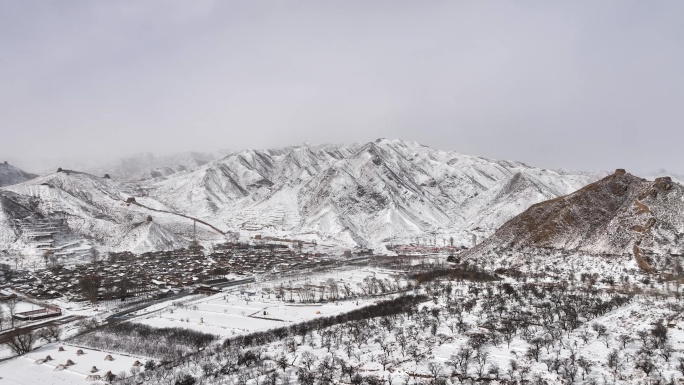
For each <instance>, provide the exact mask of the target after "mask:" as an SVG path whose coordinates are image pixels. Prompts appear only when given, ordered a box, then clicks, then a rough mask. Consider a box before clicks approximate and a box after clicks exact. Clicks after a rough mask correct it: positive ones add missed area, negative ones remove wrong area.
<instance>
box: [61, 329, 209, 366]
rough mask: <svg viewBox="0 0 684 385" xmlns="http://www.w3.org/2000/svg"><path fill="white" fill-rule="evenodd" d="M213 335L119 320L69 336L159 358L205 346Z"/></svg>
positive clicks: (167, 358)
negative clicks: (116, 322)
mask: <svg viewBox="0 0 684 385" xmlns="http://www.w3.org/2000/svg"><path fill="white" fill-rule="evenodd" d="M214 340H216V336H214V335H212V334H207V333H202V332H198V331H194V330H190V329H185V328H155V327H151V326H148V325H141V324H135V323H130V322H126V323H120V324H117V325H114V326H110V327H106V328H103V329H98V330H95V331H93V332H90V333H86V334H82V335H79V336H76V337H74V338H73V339H71V342H72V343H74V344H76V345H81V346H85V347H89V348H92V349H100V350H106V351H116V352H122V353H128V354H140V355H144V356H148V357H155V358H157V359H159V360H162V361H169V362H171V361H177V360H179V359H181V358H182V357H183V356H185V355H187V354H190V353H196V352H198V351H200V350H201V349H203V348H205V347H207V346H208V345H209V344H211V343H212V342H213V341H214Z"/></svg>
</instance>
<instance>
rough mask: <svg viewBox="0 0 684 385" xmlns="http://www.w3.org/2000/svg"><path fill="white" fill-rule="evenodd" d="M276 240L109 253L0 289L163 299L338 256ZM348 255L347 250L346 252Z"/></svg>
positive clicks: (3, 276)
mask: <svg viewBox="0 0 684 385" xmlns="http://www.w3.org/2000/svg"><path fill="white" fill-rule="evenodd" d="M294 246H298V247H291V246H289V245H284V244H282V243H278V242H266V241H264V242H259V243H256V244H254V243H252V244H250V243H231V242H228V243H224V244H219V245H214V246H212V248H211V249H210V250H204V252H203V250H202V249H201V247H189V248H183V249H178V250H173V251H158V252H150V253H143V254H140V255H135V254H133V253H131V252H120V253H109V254H108V256H107V257H105V258H102V259H100V260H93V261H90V262H89V263H85V264H78V265H68V266H64V265H59V264H55V265H51V266H49V267H46V268H44V269H38V270H34V271H30V270H11V269H6V270H4V271H3V272H2V273H0V288H7V289H12V290H14V291H15V292H18V293H20V294H23V295H25V296H27V297H29V298H33V299H37V300H48V299H55V298H61V299H63V300H66V301H84V300H88V301H91V302H97V301H108V300H113V299H121V300H124V299H126V298H130V297H142V298H164V297H166V296H170V295H174V294H178V293H179V292H180V291H185V290H187V289H197V288H204V289H205V290H206V289H207V287H211V286H214V285H216V286H219V287H220V286H222V285H223V286H225V285H229V284H230V282H231V281H237V280H240V279H244V278H248V277H253V276H258V275H275V274H277V275H279V276H282V275H284V274H288V273H293V272H301V271H306V270H315V269H318V268H324V267H326V266H332V265H335V264H336V263H337V261H339V260H340V258H339V256H338V257H335V256H332V255H330V254H327V253H320V252H315V251H313V250H305V251H304V250H302V247H301V245H297V244H294ZM345 254H346V256H347V257H351V255H352V254H351V253H345Z"/></svg>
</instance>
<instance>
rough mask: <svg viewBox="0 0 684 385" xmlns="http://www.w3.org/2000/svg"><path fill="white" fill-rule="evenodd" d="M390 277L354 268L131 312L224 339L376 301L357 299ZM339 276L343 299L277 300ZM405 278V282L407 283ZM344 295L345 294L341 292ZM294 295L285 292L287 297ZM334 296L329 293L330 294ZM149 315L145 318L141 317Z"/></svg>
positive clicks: (140, 320)
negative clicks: (373, 282)
mask: <svg viewBox="0 0 684 385" xmlns="http://www.w3.org/2000/svg"><path fill="white" fill-rule="evenodd" d="M369 277H375V278H376V279H389V277H390V274H388V273H387V272H382V271H379V270H377V269H355V270H346V271H334V272H328V273H320V274H312V275H309V276H293V277H290V278H289V279H282V280H276V281H268V282H263V283H257V284H252V285H247V286H245V287H242V288H237V289H232V290H230V291H226V292H224V293H220V294H216V295H213V296H209V297H200V298H198V299H193V300H189V301H182V302H179V301H173V302H171V301H170V302H165V303H163V304H159V305H155V306H154V307H150V308H146V309H143V310H141V311H139V312H136V313H132V314H131V315H130V317H131V318H132V322H138V323H142V324H145V325H149V326H155V327H183V328H189V329H192V330H196V331H200V332H203V333H209V334H214V335H217V336H220V337H222V338H225V337H230V336H234V335H239V334H245V333H249V332H254V331H259V330H267V329H270V328H275V327H281V326H284V325H287V324H292V323H297V322H302V321H307V320H310V319H315V318H318V317H328V316H333V315H337V314H341V313H346V312H348V311H351V310H354V309H358V308H359V307H363V306H367V305H369V304H373V303H375V302H376V301H377V300H378V298H357V295H359V294H361V293H362V286H363V285H364V279H367V278H369ZM331 279H332V280H334V282H335V283H336V284H337V286H338V287H340V289H339V290H340V292H343V291H344V287H345V286H346V287H347V288H348V289H349V293H350V295H349V296H347V298H344V299H338V300H334V301H333V300H329V301H326V302H324V303H313V304H306V303H301V302H298V301H299V297H298V295H297V294H293V295H292V299H293V300H294V301H295V302H286V301H283V300H281V299H278V298H276V296H277V294H276V292H277V291H278V288H280V287H281V286H282V287H285V288H286V289H287V288H294V289H297V288H300V287H301V286H303V285H316V286H319V287H321V286H323V285H327V284H328V282H329V280H331ZM405 282H406V281H405V280H401V282H400V283H401V284H405ZM340 294H342V293H340ZM289 297H290V296H289V294H287V295H286V299H288V298H289ZM328 297H329V294H326V298H328ZM140 314H144V315H142V316H138V315H140Z"/></svg>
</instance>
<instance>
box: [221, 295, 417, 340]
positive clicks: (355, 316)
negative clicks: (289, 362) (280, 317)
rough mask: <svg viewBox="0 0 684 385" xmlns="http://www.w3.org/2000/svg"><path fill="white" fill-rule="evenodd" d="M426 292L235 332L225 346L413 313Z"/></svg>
mask: <svg viewBox="0 0 684 385" xmlns="http://www.w3.org/2000/svg"><path fill="white" fill-rule="evenodd" d="M428 300H429V298H428V297H427V296H425V295H405V296H401V297H398V298H394V299H390V300H387V301H382V302H379V303H377V304H375V305H371V306H366V307H362V308H360V309H357V310H352V311H350V312H348V313H344V314H338V315H336V316H331V317H321V318H316V319H313V320H310V321H306V322H302V323H298V324H295V325H291V326H286V327H281V328H276V329H271V330H266V331H263V332H256V333H252V334H248V335H243V336H236V337H233V338H229V339H227V340H226V341H225V342H224V343H223V345H224V347H231V346H237V347H240V348H246V347H252V346H262V345H266V344H269V343H272V342H275V341H279V340H282V339H283V338H287V337H293V336H303V335H306V334H308V333H310V332H311V331H314V330H315V331H320V330H323V329H326V328H329V327H331V326H334V325H339V324H343V323H347V322H354V321H360V320H365V319H369V318H376V317H390V316H394V315H397V314H403V313H414V312H415V311H417V310H416V309H417V306H418V304H419V303H421V302H425V301H428Z"/></svg>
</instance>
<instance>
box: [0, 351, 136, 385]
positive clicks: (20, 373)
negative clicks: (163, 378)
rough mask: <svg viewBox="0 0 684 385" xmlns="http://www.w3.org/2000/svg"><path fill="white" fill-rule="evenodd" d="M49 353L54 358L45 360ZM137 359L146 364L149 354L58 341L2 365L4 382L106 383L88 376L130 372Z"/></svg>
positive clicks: (50, 384) (0, 371) (21, 384)
mask: <svg viewBox="0 0 684 385" xmlns="http://www.w3.org/2000/svg"><path fill="white" fill-rule="evenodd" d="M60 347H63V348H64V351H61V352H60V351H59V348H60ZM79 349H80V350H82V351H83V353H84V354H82V355H78V354H77V351H78V350H79ZM107 355H110V356H111V357H112V358H113V361H107V360H105V357H106V356H107ZM47 356H50V357H51V358H52V360H51V361H45V362H41V360H45V358H46V357H47ZM68 360H71V361H72V362H74V364H73V365H70V366H68V367H65V368H62V367H60V365H66V363H67V361H68ZM136 361H139V362H140V363H142V364H145V362H146V361H147V358H146V357H141V356H132V355H123V354H111V353H107V352H102V351H97V350H92V349H87V348H83V347H78V346H72V345H69V344H63V343H56V344H50V345H49V346H44V347H42V348H39V349H37V350H34V351H33V352H31V353H29V354H26V355H24V356H21V357H18V358H15V359H12V360H9V361H7V362H3V363H2V364H1V365H0V383H2V384H8V385H38V384H40V385H53V384H54V385H62V384H86V383H91V384H98V383H104V381H95V382H91V381H86V378H87V377H88V376H90V375H95V376H97V375H99V376H104V375H105V373H107V372H111V373H112V374H115V375H118V374H119V373H121V372H128V373H130V371H131V369H132V368H134V366H133V364H134V363H135V362H136ZM93 367H96V368H97V371H95V372H94V373H93V372H91V370H93ZM140 370H143V368H142V367H140ZM134 371H135V370H134Z"/></svg>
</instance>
